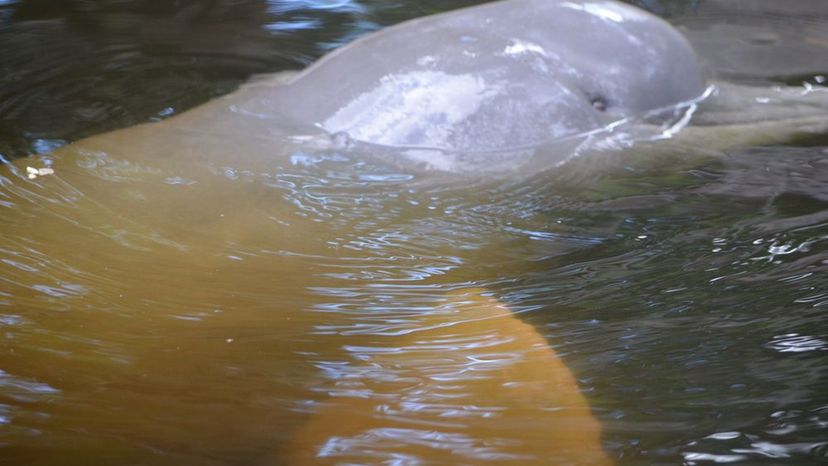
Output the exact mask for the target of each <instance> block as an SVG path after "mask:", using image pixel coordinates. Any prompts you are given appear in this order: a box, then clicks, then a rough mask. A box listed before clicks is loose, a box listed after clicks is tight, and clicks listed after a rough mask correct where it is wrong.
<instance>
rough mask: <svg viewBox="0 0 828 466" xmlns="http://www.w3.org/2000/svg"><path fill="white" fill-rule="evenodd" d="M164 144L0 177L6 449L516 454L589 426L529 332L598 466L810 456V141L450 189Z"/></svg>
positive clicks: (820, 181)
mask: <svg viewBox="0 0 828 466" xmlns="http://www.w3.org/2000/svg"><path fill="white" fill-rule="evenodd" d="M268 3H269V5H270V7H273V8H279V7H280V5H281V7H284V6H285V5H288V4H287V3H284V2H268ZM299 4H301V5H302V7H303V8H311V9H321V10H327V9H333V10H337V11H339V10H342V9H344V10H343V11H345V10H347V11H345V12H346V13H348V14H354V15H362V14H366V8H367V7H366V8H363V7H361V6H360V5H358V4H356V3H354V2H294V3H292V4H290V5H291V8H293V7H295V6H296V5H299ZM0 5H2V2H0ZM290 11H294V10H290ZM339 12H342V11H339ZM292 21H293V20H292ZM296 21H298V20H296ZM307 21H313V20H307ZM288 23H289V22H285V24H288ZM270 24H272V23H270ZM290 24H297V23H295V22H294V23H290ZM309 24H310V23H309ZM281 32H287V31H284V30H282V31H281ZM325 40H327V39H326V38H322V39H320V43H324V41H325ZM309 53H310V52H309ZM300 61H301V60H300ZM40 90H42V89H40ZM33 92H38V88H37V86H33ZM165 108H166V107H165ZM175 138H176V140H177V141H179V143H180V144H182V145H183V146H185V147H195V148H202V150H203V151H204V152H203V153H198V151H195V150H194V151H189V152H187V151H184V152H183V153H181V154H176V157H172V156H170V157H164V156H158V157H154V158H152V159H149V160H145V159H141V158H138V159H136V158H134V157H130V155H129V152H124V151H123V150H119V149H118V146H117V141H116V143H115V144H116V145H115V146H114V147H115V149H111V148H110V150H101V151H88V152H85V153H84V152H71V151H67V152H63V153H61V154H60V157H52V156H40V157H32V158H29V159H25V160H21V161H18V162H17V163H16V164H13V165H12V164H8V165H4V166H2V167H0V208H2V210H3V213H2V218H3V223H2V227H0V232H2V237H3V243H2V245H0V338H2V340H0V341H1V342H0V368H2V371H0V426H2V427H3V430H2V432H0V462H8V464H55V463H60V464H88V463H89V461H90V458H92V459H94V460H95V461H96V462H101V463H106V462H107V461H109V462H111V463H113V464H124V463H146V464H199V465H209V464H279V463H280V462H285V461H288V459H290V458H291V457H290V456H289V455H291V453H289V452H286V451H285V450H286V447H285V446H286V445H290V444H292V442H295V439H296V438H297V437H299V438H304V439H307V440H306V441H308V442H311V441H316V442H317V443H316V444H317V445H322V447H321V448H320V450H319V451H318V453H319V454H322V455H324V456H325V457H327V458H328V459H330V461H332V462H333V461H335V460H336V459H340V460H344V459H351V460H354V461H379V460H380V459H382V460H387V461H397V462H399V463H405V462H406V461H411V462H414V461H415V460H416V458H417V457H418V455H423V452H428V454H429V455H434V456H432V458H445V456H440V455H445V454H447V452H450V453H451V454H452V455H453V457H452V458H454V459H459V460H460V461H467V462H480V461H484V460H490V461H492V462H494V463H502V462H504V461H517V460H521V459H531V457H532V455H537V454H538V452H542V451H545V450H543V445H542V443H543V442H544V441H548V439H547V438H546V437H544V436H543V435H537V434H543V433H545V432H546V431H547V430H548V425H549V424H548V423H547V422H548V420H549V419H557V420H558V421H560V419H569V420H571V423H577V422H583V419H584V418H583V417H582V416H581V415H582V414H583V412H582V411H579V409H581V408H582V407H579V406H580V405H578V403H577V402H576V401H572V400H571V399H570V400H564V401H561V400H554V399H553V400H550V398H549V394H550V393H556V390H559V388H560V387H561V386H568V385H567V384H568V383H569V382H567V381H563V382H561V381H556V382H555V383H557V384H558V385H555V383H552V382H550V380H554V379H553V377H563V376H562V375H561V374H566V373H567V372H565V371H561V370H559V369H560V368H557V369H556V367H555V366H553V365H552V362H551V361H550V360H548V359H542V356H543V355H544V354H548V353H546V352H545V351H546V349H547V348H548V347H551V348H552V349H554V351H555V352H556V353H557V355H558V356H559V357H560V358H561V359H562V360H563V362H565V363H566V364H567V366H568V367H569V369H571V370H572V372H573V373H574V375H575V377H576V378H577V386H578V388H579V389H580V392H581V393H583V394H584V395H585V396H586V399H587V400H588V401H589V402H590V404H591V412H592V413H593V414H594V415H595V417H596V418H597V419H598V420H600V422H601V423H602V425H603V447H604V449H605V450H606V451H607V452H608V454H609V456H610V457H612V458H613V459H614V460H615V461H616V462H617V463H619V464H642V465H643V464H647V465H650V464H677V463H680V462H682V461H684V462H685V463H687V464H710V463H711V462H716V463H737V464H738V463H741V464H813V463H815V462H819V461H822V460H823V459H824V458H825V457H826V454H828V446H826V442H825V431H826V427H828V398H826V394H828V385H826V380H828V377H826V376H828V374H826V372H828V365H826V358H825V350H826V341H828V328H826V320H825V312H826V308H828V290H826V283H827V282H826V280H825V273H826V267H828V255H827V254H828V253H827V252H826V251H828V234H826V218H828V217H826V215H825V212H826V206H828V204H826V202H828V198H826V193H828V181H826V180H828V165H826V163H825V161H824V160H825V152H824V150H825V149H824V148H822V147H774V148H754V149H745V150H743V151H737V152H733V153H728V154H711V155H710V157H708V158H705V159H702V160H698V159H693V160H690V161H687V159H690V158H689V157H688V158H687V159H685V158H683V154H660V157H661V158H659V159H657V160H654V159H646V158H645V159H644V160H631V161H624V163H618V159H613V160H610V161H609V162H608V163H607V164H596V165H594V166H592V169H593V170H594V171H589V170H587V173H584V172H583V171H579V170H580V169H582V168H583V167H587V168H589V167H590V164H589V162H588V161H582V162H581V163H582V164H583V166H582V167H580V168H579V167H578V166H577V164H576V166H575V167H565V168H564V169H562V170H561V171H559V172H554V173H546V174H543V175H540V176H534V177H533V176H528V175H519V176H516V178H515V179H513V180H508V181H503V180H501V181H487V180H476V179H468V180H464V181H462V182H459V181H456V180H446V179H441V178H440V177H438V176H428V175H423V174H422V173H417V172H413V171H411V172H409V171H406V170H405V169H404V168H401V167H399V166H386V165H383V164H382V163H380V162H377V161H370V162H366V161H361V160H358V159H356V158H354V157H353V156H348V155H344V154H340V153H337V152H336V151H332V152H320V153H296V154H293V157H292V158H289V159H286V160H278V161H274V160H273V159H268V158H267V157H258V158H255V159H245V158H243V157H240V156H236V148H235V146H234V144H236V143H238V141H236V142H233V141H227V140H225V139H223V138H222V137H220V136H218V135H212V136H211V135H209V134H198V135H179V134H176V135H175ZM180 141H184V142H180ZM188 141H189V142H188ZM12 142H14V141H12ZM56 144H59V143H56V142H55V141H54V140H51V139H48V138H45V139H44V138H41V139H36V140H35V141H34V142H32V146H33V147H34V150H33V151H34V152H38V153H47V152H50V151H51V150H53V149H54V147H55V146H56ZM142 144H147V147H150V148H151V149H152V150H153V151H156V152H157V153H158V154H161V155H163V154H165V153H164V147H163V145H161V146H153V145H152V144H153V142H152V141H142ZM188 144H190V146H188ZM247 144H249V145H248V146H246V147H247V148H248V149H250V148H251V147H252V148H253V149H252V152H254V153H257V154H269V153H270V152H269V148H268V146H267V143H265V142H261V141H260V142H249V143H247ZM204 147H209V148H210V149H203V148H204ZM227 154H232V155H233V156H232V157H228V156H227ZM607 157H608V158H610V159H611V158H612V157H611V156H607ZM27 165H28V166H37V167H41V166H51V167H54V168H55V174H54V175H48V176H43V177H38V178H36V179H29V178H27V176H26V171H25V167H26V166H27ZM599 168H600V170H599ZM470 289H484V290H485V291H480V292H479V293H478V292H472V293H471V294H468V295H462V293H464V290H466V291H465V292H468V290H470ZM458 294H460V295H459V297H458ZM491 297H496V298H497V299H498V300H499V301H502V302H503V303H506V304H508V306H509V310H510V311H509V310H506V309H505V308H503V307H497V306H489V305H487V304H486V303H487V301H486V299H487V298H491ZM464 303H465V304H464ZM481 309H485V310H487V311H486V312H490V314H483V315H481V314H480V312H481ZM509 312H513V313H516V314H518V315H519V317H520V320H515V319H512V318H511V314H509ZM470 315H472V316H474V318H470V317H469V316H470ZM532 332H537V334H540V336H541V337H543V338H538V339H537V340H533V339H532V337H531V336H529V335H533V333H532ZM516 335H517V336H522V338H523V339H522V340H521V338H517V337H516ZM515 338H517V339H515ZM527 340H528V341H529V342H530V343H531V344H528V345H527V344H526V341H527ZM521 341H523V343H524V344H523V345H521V344H520V342H521ZM533 358H541V359H540V360H541V361H542V362H541V363H538V362H537V361H538V360H536V359H533ZM521 361H524V362H526V363H527V364H528V367H529V369H531V370H516V368H522V366H519V363H520V362H521ZM553 361H554V360H553ZM510 371H511V372H510ZM504 373H505V374H506V376H505V378H504V376H503V375H502V374H504ZM490 380H494V381H497V382H502V383H499V385H497V386H496V387H491V386H489V385H487V383H488V381H490ZM504 381H505V382H504ZM573 382H574V381H573ZM469 393H472V394H474V393H488V394H490V397H488V398H486V399H480V398H474V397H472V398H469V396H468V395H469ZM514 393H518V394H519V395H517V396H515V395H513V394H514ZM516 400H517V401H516ZM556 403H557V404H556ZM561 406H565V407H568V408H570V409H571V410H572V413H567V412H564V413H563V414H561V413H560V411H561ZM563 411H566V410H565V409H564V410H563ZM548 413H553V414H548ZM553 416H557V417H553ZM567 416H571V417H567ZM486 419H495V420H497V421H498V423H497V424H496V425H495V426H494V427H491V428H482V427H481V428H480V430H476V431H475V430H471V429H464V428H463V426H468V425H473V426H481V425H483V424H482V423H481V424H477V423H478V422H480V420H486ZM579 420H580V421H579ZM340 424H341V427H342V433H340V434H338V435H328V436H326V435H325V434H326V433H329V432H331V430H330V426H331V425H336V426H339V425H340ZM351 425H355V426H357V427H360V426H361V427H365V426H368V427H371V428H363V429H361V430H357V431H354V432H349V431H348V428H349V427H350V426H351ZM486 429H489V430H486ZM573 430H577V429H573ZM514 432H519V435H520V437H519V440H520V441H522V442H524V443H523V444H521V443H520V442H517V443H515V441H514V436H510V435H513V434H511V433H514ZM521 437H522V438H521ZM481 438H485V439H488V440H490V441H489V442H480V439H481ZM504 439H505V440H504ZM507 440H508V441H507ZM577 440H578V441H577V442H574V443H575V444H576V445H581V444H587V443H588V439H587V438H586V436H585V437H578V439H577ZM510 442H511V443H510ZM579 442H581V443H579ZM539 445H540V446H539ZM556 451H558V452H560V454H562V455H563V454H566V447H565V446H560V447H558V448H557V450H556ZM354 458H357V459H354ZM549 461H551V459H550V458H549V457H544V458H541V459H540V460H539V462H540V463H541V464H543V463H544V462H549ZM596 461H597V460H596ZM296 464H300V463H296Z"/></svg>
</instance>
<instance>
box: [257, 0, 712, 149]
mask: <svg viewBox="0 0 828 466" xmlns="http://www.w3.org/2000/svg"><path fill="white" fill-rule="evenodd" d="M703 90H704V81H703V79H702V76H701V72H700V69H699V66H698V63H697V60H696V56H695V53H694V52H693V50H692V48H691V47H690V46H689V44H688V43H687V41H686V40H685V39H684V37H683V36H682V35H681V34H679V33H678V32H677V31H676V30H675V29H674V28H673V27H672V26H670V25H669V24H668V23H666V22H665V21H663V20H661V19H660V18H658V17H656V16H653V15H651V14H649V13H647V12H644V11H642V10H640V9H637V8H635V7H632V6H629V5H625V4H623V3H620V2H616V1H612V0H592V1H575V0H573V1H563V0H506V1H500V2H494V3H489V4H484V5H481V6H477V7H472V8H466V9H461V10H456V11H452V12H448V13H444V14H440V15H435V16H429V17H425V18H421V19H417V20H413V21H409V22H406V23H402V24H399V25H396V26H393V27H390V28H386V29H384V30H381V31H379V32H377V33H374V34H371V35H369V36H367V37H364V38H362V39H360V40H357V41H355V42H353V43H351V44H349V45H347V46H345V47H343V48H341V49H339V50H337V51H334V52H333V53H331V54H329V55H327V56H326V57H323V58H322V59H321V60H320V61H319V62H317V63H316V64H314V65H313V66H311V67H310V68H308V69H307V70H305V71H304V72H303V73H301V74H300V75H299V76H298V77H297V78H296V79H295V80H294V82H293V83H292V84H291V85H289V86H287V87H286V88H285V89H284V90H283V92H281V94H280V96H279V98H278V99H276V100H273V99H270V100H268V99H266V98H265V99H260V100H259V101H258V102H255V103H254V104H258V105H262V106H264V107H263V108H266V109H270V110H273V109H274V108H278V109H279V111H280V112H283V113H285V114H286V115H287V116H288V117H289V118H291V119H293V120H295V121H301V122H305V123H309V124H314V125H316V126H317V127H321V128H322V129H324V130H325V131H327V132H328V133H330V134H342V133H344V134H347V135H348V136H349V138H350V140H353V141H358V142H364V143H368V144H373V145H379V146H387V147H391V148H395V147H396V148H399V147H422V148H436V149H441V150H450V151H491V150H495V151H496V150H505V149H508V148H511V147H525V146H527V145H533V144H542V143H544V142H546V141H549V140H555V139H559V138H562V137H567V136H571V135H577V134H580V133H584V132H588V131H593V130H596V129H599V128H602V127H604V126H606V125H608V124H610V123H612V122H613V121H617V120H619V119H623V118H627V117H630V116H635V115H640V114H642V113H645V112H647V111H649V110H653V109H659V108H662V107H667V106H670V105H675V104H677V103H679V102H682V101H685V100H688V99H692V98H694V97H697V96H699V95H700V94H701V93H702V92H703Z"/></svg>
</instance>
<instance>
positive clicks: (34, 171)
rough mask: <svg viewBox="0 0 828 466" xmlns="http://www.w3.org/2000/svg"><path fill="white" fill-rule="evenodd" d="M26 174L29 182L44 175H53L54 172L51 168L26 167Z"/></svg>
mask: <svg viewBox="0 0 828 466" xmlns="http://www.w3.org/2000/svg"><path fill="white" fill-rule="evenodd" d="M26 173H27V176H28V178H29V179H30V180H33V179H35V178H37V177H38V176H46V175H54V174H55V171H54V170H52V169H51V168H34V167H26Z"/></svg>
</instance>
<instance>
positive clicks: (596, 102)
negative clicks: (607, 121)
mask: <svg viewBox="0 0 828 466" xmlns="http://www.w3.org/2000/svg"><path fill="white" fill-rule="evenodd" d="M589 103H590V104H591V105H592V107H593V108H594V109H595V110H598V111H599V112H604V111H606V110H607V105H608V104H607V99H605V98H603V97H601V96H596V97H592V98H590V99H589Z"/></svg>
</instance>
